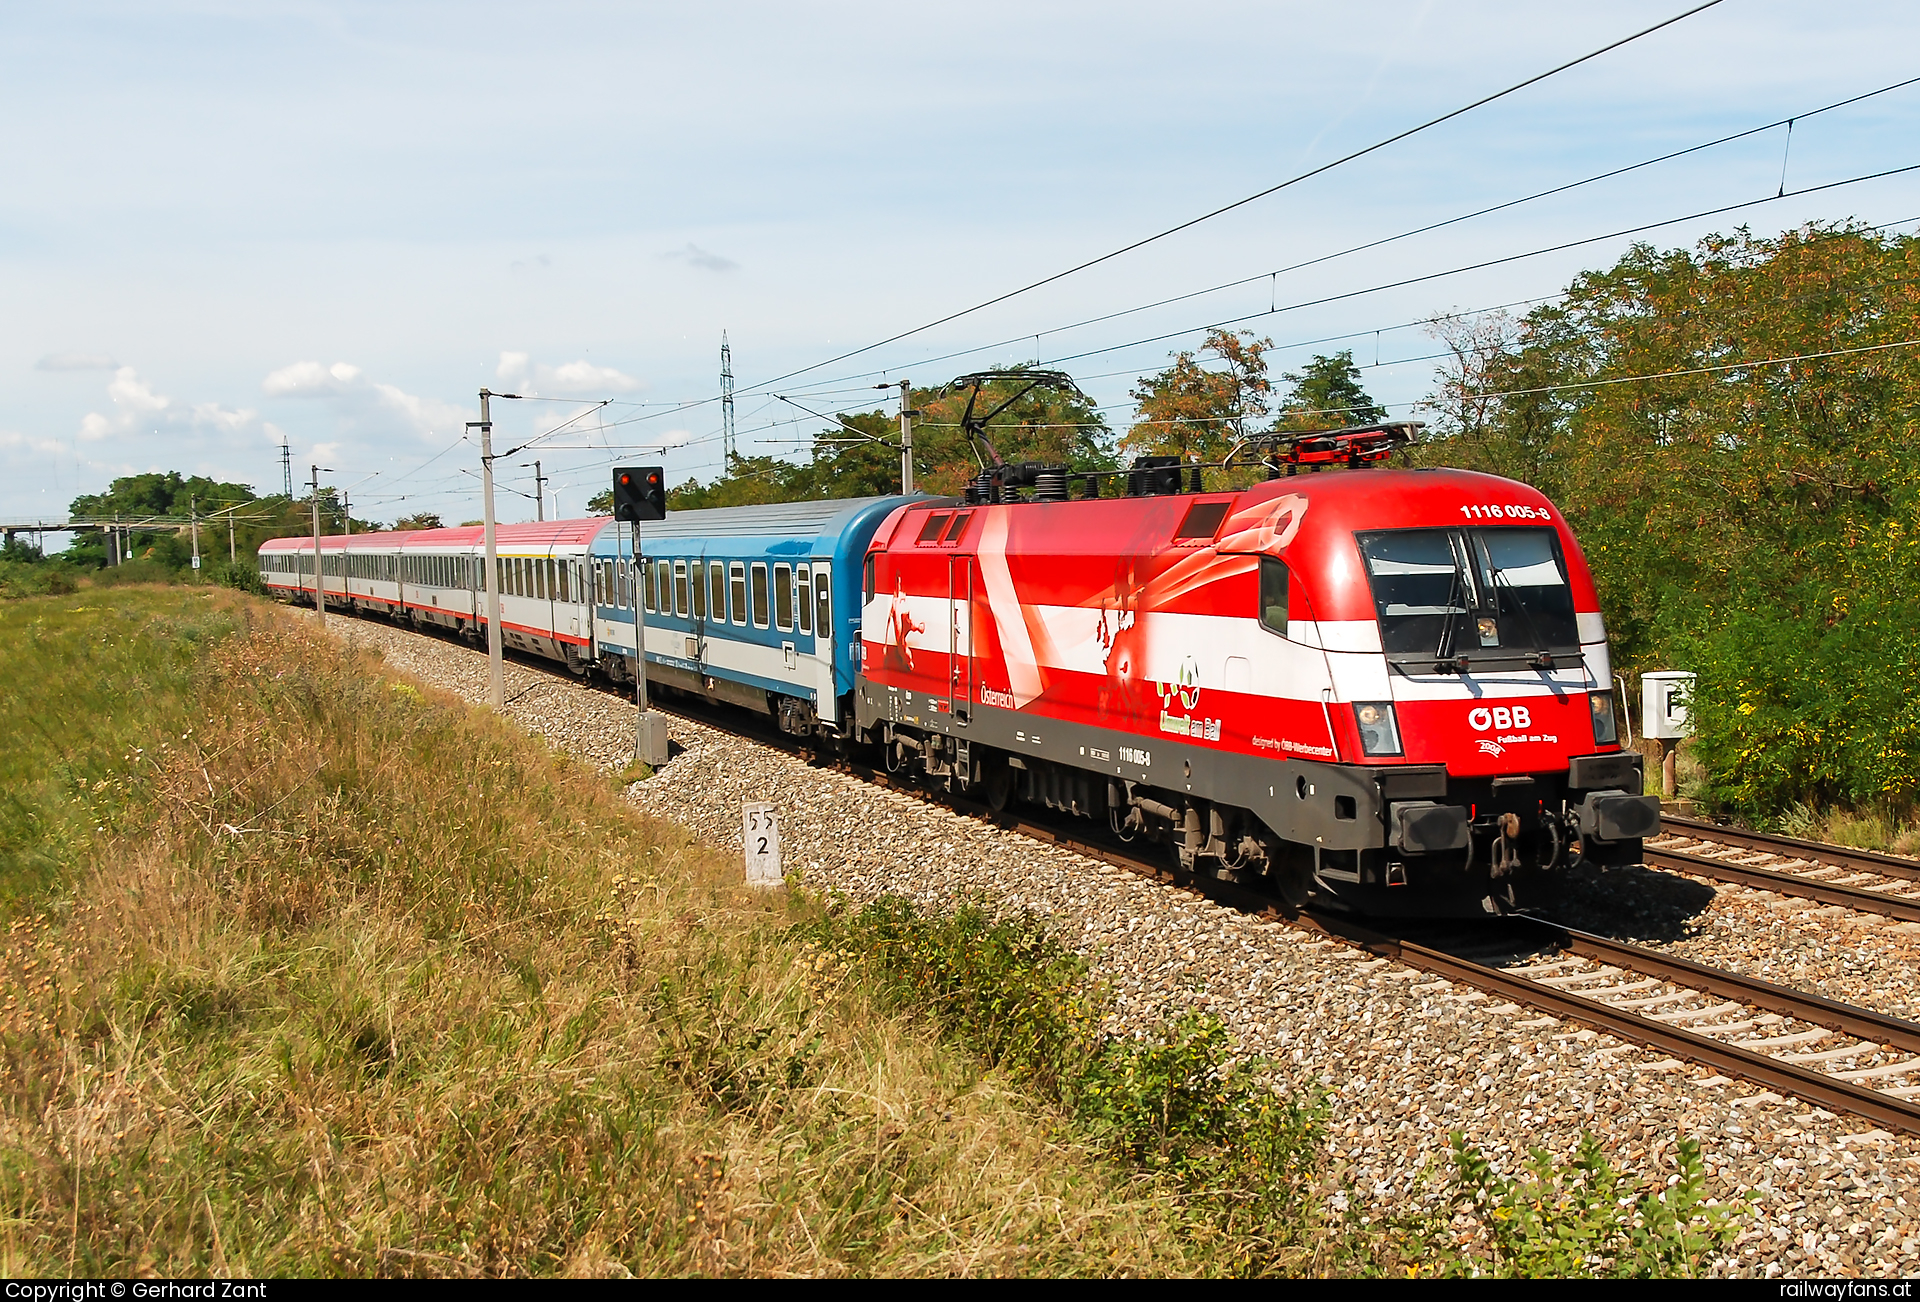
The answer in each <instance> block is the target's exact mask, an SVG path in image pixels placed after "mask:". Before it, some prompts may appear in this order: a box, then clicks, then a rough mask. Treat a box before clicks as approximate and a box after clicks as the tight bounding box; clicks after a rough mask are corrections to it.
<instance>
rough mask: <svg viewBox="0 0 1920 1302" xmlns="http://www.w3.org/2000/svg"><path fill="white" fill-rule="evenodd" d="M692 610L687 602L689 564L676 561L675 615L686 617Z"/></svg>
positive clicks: (674, 579) (674, 566) (674, 578)
mask: <svg viewBox="0 0 1920 1302" xmlns="http://www.w3.org/2000/svg"><path fill="white" fill-rule="evenodd" d="M690 608H691V603H690V602H688V600H687V563H686V562H685V561H675V562H674V563H673V613H674V614H676V615H680V616H682V617H684V616H685V615H686V614H687V612H688V611H689V609H690Z"/></svg>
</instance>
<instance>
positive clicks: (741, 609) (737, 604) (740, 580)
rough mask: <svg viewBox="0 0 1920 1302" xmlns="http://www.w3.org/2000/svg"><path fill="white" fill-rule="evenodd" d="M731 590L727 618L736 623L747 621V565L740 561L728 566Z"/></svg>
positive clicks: (729, 589) (728, 579) (729, 588)
mask: <svg viewBox="0 0 1920 1302" xmlns="http://www.w3.org/2000/svg"><path fill="white" fill-rule="evenodd" d="M727 588H728V591H729V597H728V602H729V604H728V606H727V618H729V619H731V620H732V621H733V622H734V623H736V624H744V623H746V622H747V567H746V566H744V565H742V564H741V563H740V562H739V561H735V562H733V564H731V565H729V566H728V567H727Z"/></svg>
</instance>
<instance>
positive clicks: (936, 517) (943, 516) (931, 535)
mask: <svg viewBox="0 0 1920 1302" xmlns="http://www.w3.org/2000/svg"><path fill="white" fill-rule="evenodd" d="M952 518H953V517H951V516H949V515H948V514H947V513H946V512H945V511H933V512H929V513H928V515H927V522H926V523H925V524H923V525H921V526H920V538H919V541H920V542H923V543H925V542H936V541H938V540H939V537H940V531H941V530H942V529H944V528H945V527H946V524H947V521H948V520H950V519H952Z"/></svg>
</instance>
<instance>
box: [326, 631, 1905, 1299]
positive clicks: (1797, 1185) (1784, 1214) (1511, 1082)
mask: <svg viewBox="0 0 1920 1302" xmlns="http://www.w3.org/2000/svg"><path fill="white" fill-rule="evenodd" d="M329 626H330V628H332V629H333V630H334V631H335V632H336V633H337V634H338V635H339V636H341V637H342V638H343V639H346V640H349V641H352V642H356V643H359V644H361V645H365V646H370V647H373V648H376V649H378V650H379V652H380V653H381V654H382V656H383V657H384V658H385V660H386V662H387V663H388V664H390V665H392V666H393V667H395V668H396V669H399V670H402V671H404V672H406V673H409V674H412V675H414V676H415V677H417V678H418V679H419V680H420V681H422V682H423V683H424V684H426V685H428V686H431V687H437V688H441V689H443V690H445V691H448V692H450V693H452V694H454V695H457V696H459V697H462V698H464V699H466V700H469V701H484V700H485V699H486V691H487V672H486V657H485V655H484V653H481V652H476V651H473V650H470V649H468V648H466V647H464V646H461V645H459V644H457V643H455V642H452V641H449V640H444V639H441V638H436V637H426V636H421V635H419V634H415V633H411V632H407V631H404V630H401V629H398V628H394V627H391V626H388V625H384V624H380V623H375V622H372V621H359V620H347V619H340V620H336V621H331V622H330V625H329ZM507 695H508V697H509V702H508V706H507V713H508V714H509V715H510V716H511V717H512V718H514V719H515V720H516V721H518V722H520V723H521V724H522V725H523V726H525V727H526V728H527V729H528V730H529V731H530V732H532V733H534V734H535V735H537V736H540V737H542V738H544V739H545V740H546V741H547V742H548V744H549V745H552V746H554V747H557V748H563V749H565V750H567V751H569V752H571V753H573V754H575V755H577V756H579V757H581V758H582V759H586V760H589V761H591V762H594V763H596V764H599V765H601V766H604V767H608V768H618V767H621V766H624V765H625V764H626V763H627V762H628V761H629V760H630V759H631V758H632V755H633V702H632V700H631V698H627V699H622V697H621V696H619V695H618V694H616V693H614V692H611V691H606V690H602V689H599V688H595V687H589V686H586V685H584V684H582V683H580V682H578V681H575V680H570V679H569V678H567V677H566V676H565V675H564V674H563V673H562V674H556V673H554V672H550V671H546V670H534V669H529V668H526V667H523V666H520V665H516V664H512V663H509V665H508V666H507ZM669 733H670V735H671V737H672V739H673V741H674V743H675V744H676V746H677V747H678V748H680V749H679V750H678V753H677V754H676V755H675V757H674V759H673V760H672V761H671V762H670V763H668V764H667V765H666V766H665V767H664V768H662V769H661V770H660V771H659V772H658V773H656V774H655V775H654V776H653V777H651V778H650V779H648V780H647V781H645V782H640V783H635V784H633V785H632V786H631V787H630V788H629V789H628V798H629V799H630V800H631V801H632V802H633V803H634V804H635V805H636V806H637V807H639V808H642V809H644V810H646V811H647V812H648V813H651V814H655V815H659V816H662V817H665V818H669V819H672V820H674V821H676V822H678V823H680V824H682V825H684V826H685V827H687V828H689V829H690V830H692V831H693V832H695V833H696V834H698V835H699V837H700V838H701V839H703V840H704V841H706V842H708V843H709V844H711V845H714V846H716V847H721V848H730V849H731V850H732V851H734V852H735V853H738V852H739V850H740V848H741V847H740V806H741V804H742V802H744V801H770V802H772V803H773V804H774V805H775V806H776V807H777V809H778V810H779V812H780V814H781V816H782V818H783V829H782V840H783V849H784V854H785V865H786V869H787V872H788V874H789V875H790V876H791V875H792V874H794V873H796V872H797V873H799V874H800V875H801V876H802V878H803V880H804V881H805V882H806V883H808V884H809V885H811V886H813V887H815V888H820V889H827V890H836V891H841V892H845V893H846V894H847V895H849V896H852V897H855V898H867V897H871V896H873V895H876V894H880V893H883V892H893V893H897V894H900V895H904V896H908V897H911V898H913V899H916V900H919V901H922V902H926V903H936V904H948V903H953V902H956V901H960V900H971V899H980V898H982V897H984V898H986V899H988V900H991V901H993V902H994V903H995V905H996V906H997V907H1000V908H1004V909H1008V910H1030V911H1031V912H1033V913H1034V914H1036V915H1039V916H1042V917H1045V918H1047V919H1048V920H1049V922H1050V924H1051V925H1052V926H1053V928H1054V929H1055V931H1056V933H1057V934H1059V935H1060V936H1061V937H1062V938H1063V939H1065V940H1067V941H1068V942H1069V943H1072V944H1074V945H1076V946H1078V947H1080V948H1081V949H1082V950H1083V951H1084V952H1085V953H1086V954H1087V955H1088V956H1089V958H1090V959H1091V961H1092V964H1093V970H1094V973H1095V976H1096V978H1097V979H1098V980H1099V981H1101V982H1102V983H1104V984H1105V985H1106V986H1107V987H1108V988H1109V989H1110V990H1111V991H1112V993H1113V996H1114V1000H1115V1006H1116V1009H1117V1016H1118V1017H1119V1018H1120V1019H1121V1020H1122V1021H1123V1023H1124V1024H1126V1025H1128V1026H1129V1027H1131V1028H1134V1029H1142V1028H1146V1027H1149V1026H1152V1025H1154V1024H1156V1023H1158V1022H1160V1021H1162V1020H1164V1019H1166V1018H1167V1017H1169V1016H1171V1015H1173V1014H1176V1013H1177V1012H1179V1011H1180V1010H1182V1009H1184V1008H1188V1007H1198V1008H1203V1009H1207V1010H1210V1011H1212V1012H1214V1013H1216V1014H1218V1015H1219V1016H1220V1017H1221V1018H1222V1019H1223V1020H1224V1021H1225V1022H1226V1024H1227V1025H1228V1027H1229V1028H1231V1030H1232V1031H1233V1033H1234V1034H1235V1035H1236V1036H1237V1037H1238V1041H1239V1043H1240V1045H1241V1046H1242V1047H1243V1048H1244V1049H1245V1050H1246V1051H1248V1052H1250V1053H1257V1054H1263V1055H1266V1056H1269V1057H1271V1058H1272V1059H1274V1060H1275V1061H1276V1062H1279V1063H1281V1064H1283V1065H1284V1066H1285V1067H1286V1069H1287V1070H1289V1071H1290V1072H1291V1073H1292V1075H1293V1079H1292V1081H1291V1083H1292V1084H1293V1085H1295V1086H1297V1087H1302V1088H1312V1087H1318V1088H1322V1089H1325V1090H1326V1091H1327V1092H1328V1093H1329V1096H1330V1100H1331V1109H1332V1111H1331V1116H1330V1118H1329V1122H1328V1143H1329V1148H1330V1156H1331V1158H1332V1160H1333V1161H1334V1163H1335V1164H1336V1166H1337V1168H1338V1169H1339V1170H1340V1171H1341V1173H1342V1174H1344V1176H1345V1177H1346V1178H1347V1179H1349V1180H1350V1181H1351V1182H1352V1184H1353V1187H1354V1189H1355V1191H1356V1194H1357V1196H1358V1197H1359V1198H1361V1199H1363V1200H1372V1201H1374V1202H1376V1203H1377V1204H1378V1205H1380V1206H1381V1207H1383V1208H1392V1207H1396V1206H1404V1202H1405V1200H1406V1199H1407V1198H1408V1197H1425V1198H1433V1197H1437V1196H1440V1194H1441V1192H1442V1190H1443V1188H1444V1184H1445V1180H1444V1176H1445V1174H1446V1171H1447V1169H1448V1166H1449V1161H1448V1157H1447V1136H1448V1132H1449V1131H1451V1130H1456V1129H1457V1130H1461V1131H1463V1132H1465V1134H1466V1136H1467V1138H1468V1139H1469V1141H1471V1142H1473V1143H1475V1144H1478V1145H1479V1146H1480V1147H1481V1148H1483V1149H1484V1150H1485V1151H1486V1152H1487V1153H1488V1154H1489V1155H1490V1156H1492V1157H1494V1159H1495V1161H1496V1164H1498V1165H1500V1166H1502V1167H1505V1168H1508V1169H1511V1168H1512V1167H1513V1166H1515V1165H1516V1164H1517V1160H1518V1159H1519V1158H1522V1157H1524V1156H1525V1154H1526V1153H1527V1152H1528V1151H1529V1150H1530V1149H1532V1148H1534V1147H1545V1148H1547V1149H1549V1150H1551V1151H1553V1152H1554V1153H1555V1154H1556V1155H1560V1156H1565V1155H1566V1154H1568V1153H1570V1152H1571V1151H1572V1149H1573V1148H1574V1146H1575V1145H1576V1144H1577V1143H1578V1141H1579V1139H1580V1136H1581V1133H1582V1131H1591V1132H1593V1133H1594V1134H1595V1135H1596V1136H1598V1137H1599V1138H1600V1140H1601V1141H1602V1142H1603V1143H1604V1145H1605V1146H1606V1148H1607V1151H1608V1153H1609V1156H1610V1158H1611V1160H1612V1161H1613V1162H1614V1163H1615V1165H1616V1166H1620V1165H1625V1166H1628V1167H1630V1168H1633V1169H1636V1170H1649V1171H1651V1170H1656V1169H1657V1170H1661V1171H1665V1172H1669V1173H1670V1172H1671V1170H1672V1165H1671V1158H1672V1146H1673V1142H1674V1139H1675V1137H1676V1135H1679V1136H1691V1137H1694V1138H1697V1139H1698V1140H1699V1141H1700V1142H1701V1145H1702V1148H1703V1151H1704V1155H1705V1157H1706V1161H1707V1163H1708V1168H1709V1171H1710V1172H1711V1175H1712V1183H1713V1187H1712V1193H1713V1194H1714V1195H1715V1196H1717V1197H1719V1198H1721V1199H1723V1200H1724V1199H1727V1198H1730V1197H1737V1196H1740V1195H1743V1194H1745V1193H1747V1192H1748V1191H1750V1190H1751V1191H1757V1193H1758V1195H1759V1198H1758V1201H1757V1202H1756V1203H1755V1210H1754V1213H1753V1215H1752V1216H1751V1217H1750V1218H1749V1220H1748V1221H1747V1223H1746V1226H1747V1227H1746V1230H1745V1231H1744V1233H1743V1234H1742V1235H1741V1236H1740V1239H1739V1241H1738V1242H1737V1243H1736V1244H1735V1246H1734V1248H1733V1250H1732V1252H1731V1254H1730V1255H1729V1256H1728V1258H1727V1259H1726V1260H1724V1261H1722V1262H1720V1263H1718V1264H1717V1266H1716V1273H1720V1274H1735V1275H1764V1276H1778V1275H1783V1274H1785V1275H1843V1276H1852V1275H1872V1276H1880V1275H1902V1274H1907V1273H1911V1272H1912V1271H1913V1270H1914V1268H1915V1263H1916V1262H1920V1207H1917V1206H1916V1203H1920V1185H1916V1174H1917V1173H1920V1145H1916V1143H1915V1142H1914V1141H1913V1140H1911V1139H1909V1138H1907V1137H1904V1136H1901V1137H1892V1136H1888V1135H1886V1134H1884V1132H1880V1131H1876V1130H1873V1129H1872V1127H1870V1126H1869V1125H1868V1124H1867V1123H1866V1122H1864V1121H1861V1120H1859V1119H1857V1118H1852V1117H1835V1116H1833V1115H1832V1114H1831V1113H1827V1112H1825V1111H1822V1110H1820V1109H1816V1108H1811V1107H1809V1106H1807V1105H1805V1104H1802V1103H1800V1102H1799V1101H1797V1100H1792V1099H1781V1098H1780V1097H1779V1096H1777V1095H1775V1094H1771V1093H1768V1092H1764V1091H1763V1090H1762V1089H1761V1088H1760V1087H1759V1086H1756V1085H1751V1084H1748V1083H1746V1082H1734V1081H1727V1080H1726V1079H1725V1078H1724V1077H1719V1076H1707V1075H1705V1073H1704V1071H1703V1069H1701V1068H1697V1067H1691V1066H1683V1065H1681V1064H1679V1063H1677V1062H1674V1061H1673V1060H1671V1059H1667V1058H1666V1057H1665V1056H1664V1055H1660V1054H1654V1053H1651V1052H1649V1051H1646V1050H1643V1049H1640V1048H1639V1047H1637V1046H1634V1045H1629V1044H1624V1043H1622V1042H1620V1041H1617V1040H1615V1039H1612V1038H1611V1037H1609V1036H1606V1035H1601V1034H1597V1033H1595V1032H1593V1031H1590V1030H1585V1029H1582V1028H1580V1027H1577V1026H1573V1025H1570V1024H1567V1023H1563V1022H1560V1021H1557V1020H1556V1019H1553V1018H1548V1017H1541V1016H1539V1015H1538V1014H1535V1013H1533V1012H1530V1011H1527V1010H1523V1009H1520V1008H1518V1007H1516V1006H1514V1005H1511V1004H1505V1005H1503V1004H1501V1003H1500V1002H1499V1001H1498V1000H1497V999H1495V998H1493V997H1490V996H1486V995H1483V994H1481V993H1479V992H1477V991H1473V990H1471V989H1468V988H1466V987H1463V986H1456V985H1454V984H1452V983H1449V982H1446V981H1443V980H1439V979H1436V978H1433V977H1431V976H1429V975H1428V974H1426V973H1423V972H1419V971H1415V970H1413V969H1410V968H1406V967H1403V966H1401V965H1399V964H1397V963H1395V962H1392V961H1390V960H1386V959H1369V958H1368V957H1367V956H1366V955H1364V954H1362V953H1360V952H1358V951H1355V950H1352V949H1350V948H1348V947H1346V946H1344V945H1341V944H1338V943H1335V942H1332V941H1327V940H1323V939H1315V938H1314V937H1312V936H1310V935H1309V934H1307V933H1305V932H1303V931H1300V930H1297V929H1295V928H1292V927H1289V926H1287V925H1285V924H1283V923H1277V922H1269V921H1264V920H1260V919H1255V918H1251V917H1248V916H1246V915H1243V914H1240V913H1237V912H1235V911H1233V910H1230V909H1226V908H1223V907H1220V906H1218V905H1215V904H1213V903H1211V902H1210V901H1207V900H1204V899H1201V898H1199V897H1196V896H1193V895H1191V894H1188V893H1185V892H1181V891H1178V890H1174V889H1171V888H1168V887H1166V886H1162V885H1159V884H1156V883H1153V882H1150V881H1147V880H1145V879H1143V878H1140V877H1136V876H1134V875H1133V874H1131V873H1128V872H1126V871H1125V870H1123V869H1119V868H1115V867H1113V866H1111V865H1108V864H1104V863H1101V862H1099V861H1096V860H1092V859H1088V858H1086V857H1084V856H1081V855H1077V854H1073V853H1071V852H1068V851H1065V850H1061V849H1058V848H1055V847H1050V846H1045V845H1042V844H1040V843H1037V842H1035V841H1032V840H1030V839H1028V838H1026V837H1023V836H1020V835H1018V834H1015V833H1011V832H1006V831H1003V830H1000V829H998V828H994V827H992V826H989V825H987V824H984V823H982V822H980V821H978V820H975V819H972V818H968V817H965V816H962V815H959V814H955V813H952V812H950V811H948V810H945V809H942V808H940V807H938V806H935V805H931V804H928V803H926V802H924V801H921V800H918V799H915V798H913V797H911V796H906V795H901V794H898V793H894V792H889V791H885V790H882V789H878V788H875V787H873V786H870V785H868V784H865V783H862V782H860V781H859V780H857V779H855V778H852V777H849V776H847V775H844V774H840V773H836V772H832V771H828V770H824V769H820V768H815V767H810V766H808V765H807V764H806V763H805V762H804V761H802V760H799V759H796V758H794V757H791V756H789V755H786V754H784V753H782V752H779V751H776V750H773V749H770V748H768V747H765V746H761V745H759V744H757V743H754V742H751V741H747V740H744V739H742V738H739V737H734V736H731V735H729V734H727V733H724V732H721V731H718V730H716V729H713V728H710V727H707V726H704V725H702V724H698V723H693V722H689V721H687V720H684V719H680V718H672V719H671V720H670V722H669ZM1676 880H1679V879H1675V878H1672V876H1671V875H1669V874H1661V873H1648V872H1646V871H1645V870H1633V871H1632V872H1628V873H1625V874H1608V875H1607V877H1606V878H1605V879H1604V880H1600V879H1592V880H1588V881H1586V882H1583V883H1582V884H1581V887H1580V889H1579V890H1578V891H1576V892H1575V897H1574V900H1573V902H1572V907H1574V908H1579V907H1581V906H1582V904H1585V905H1588V906H1591V908H1592V910H1593V913H1594V916H1593V917H1588V918H1582V917H1580V916H1579V915H1571V916H1570V919H1569V920H1573V921H1577V922H1579V923H1580V925H1585V926H1588V927H1590V928H1591V929H1593V930H1603V931H1607V932H1608V933H1609V934H1615V935H1619V936H1621V937H1622V938H1623V939H1631V940H1637V941H1641V942H1642V943H1655V944H1659V945H1662V946H1663V947H1667V948H1670V949H1671V950H1672V951H1674V952H1676V953H1679V954H1682V955H1684V956H1686V957H1688V958H1692V959H1695V960H1696V961H1700V962H1706V963H1712V964H1715V965H1719V966H1725V967H1732V968H1737V969H1739V970H1742V971H1747V972H1751V973H1753V974H1755V975H1759V976H1763V977H1765V978H1767V979H1769V980H1772V981H1776V982H1779V983H1781V984H1788V985H1794V986H1798V987H1801V988H1804V989H1810V990H1817V991H1819V992H1821V993H1824V994H1827V995H1829V996H1831V997H1835V998H1840V999H1844V1000H1847V1001H1849V1002H1854V1003H1859V1004H1863V1005H1865V1006H1867V1007H1873V1008H1878V1009H1880V1010H1882V1011H1884V1012H1888V1013H1892V1014H1895V1015H1899V1016H1907V1017H1912V1016H1914V1015H1915V1014H1916V1012H1920V1002H1917V1001H1916V998H1915V995H1914V990H1913V985H1912V981H1911V978H1910V973H1911V972H1912V970H1913V968H1914V963H1915V959H1916V957H1920V955H1917V954H1916V939H1920V937H1916V934H1915V931H1920V929H1915V931H1908V930H1904V929H1903V928H1902V927H1900V926H1898V925H1887V924H1886V923H1885V920H1884V919H1866V918H1863V917H1862V916H1861V915H1856V914H1838V913H1835V912H1834V911H1832V910H1821V909H1817V908H1813V907H1803V906H1805V905H1806V902H1804V901H1790V900H1783V899H1782V898H1781V897H1775V896H1769V895H1767V894H1766V893H1764V892H1759V891H1751V890H1745V889H1740V888H1729V887H1725V886H1721V887H1718V888H1717V889H1714V890H1713V892H1712V894H1711V896H1710V898H1709V897H1708V895H1707V890H1708V889H1710V888H1705V886H1704V883H1690V884H1689V888H1688V889H1687V890H1682V889H1680V888H1678V887H1674V886H1672V885H1671V883H1672V882H1674V881H1676ZM1676 901H1677V902H1676ZM1616 913H1617V914H1618V917H1619V918H1621V919H1625V920H1626V921H1627V922H1628V924H1630V925H1626V926H1624V927H1621V926H1605V925H1601V924H1602V922H1603V921H1613V920H1614V915H1615V914H1616ZM1423 1172H1424V1177H1423Z"/></svg>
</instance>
